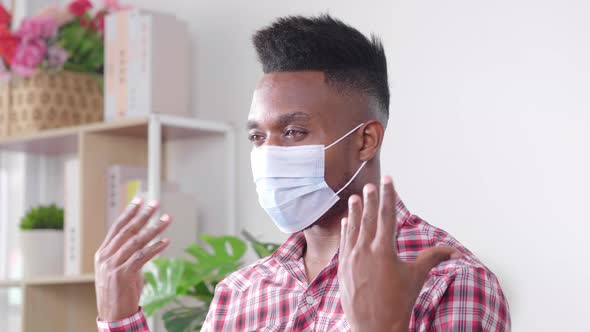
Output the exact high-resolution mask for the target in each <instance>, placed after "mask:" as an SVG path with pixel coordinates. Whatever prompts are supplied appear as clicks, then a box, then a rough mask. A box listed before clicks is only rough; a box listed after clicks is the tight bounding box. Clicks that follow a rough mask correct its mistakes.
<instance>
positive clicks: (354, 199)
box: [348, 195, 358, 206]
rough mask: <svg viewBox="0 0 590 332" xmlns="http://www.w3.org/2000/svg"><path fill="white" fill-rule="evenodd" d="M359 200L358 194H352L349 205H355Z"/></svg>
mask: <svg viewBox="0 0 590 332" xmlns="http://www.w3.org/2000/svg"><path fill="white" fill-rule="evenodd" d="M357 201H358V197H357V196H356V195H352V196H350V198H349V199H348V205H350V206H353V205H354V204H355V203H356V202H357Z"/></svg>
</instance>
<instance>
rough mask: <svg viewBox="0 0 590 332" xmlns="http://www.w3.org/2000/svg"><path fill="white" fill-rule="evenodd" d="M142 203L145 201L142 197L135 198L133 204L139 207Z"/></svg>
mask: <svg viewBox="0 0 590 332" xmlns="http://www.w3.org/2000/svg"><path fill="white" fill-rule="evenodd" d="M141 202H143V199H142V198H141V197H135V198H134V199H133V200H132V201H131V204H135V205H139V204H141Z"/></svg>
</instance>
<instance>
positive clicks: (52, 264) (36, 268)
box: [20, 204, 64, 277]
mask: <svg viewBox="0 0 590 332" xmlns="http://www.w3.org/2000/svg"><path fill="white" fill-rule="evenodd" d="M63 228H64V210H63V209H62V208H59V207H57V206H56V205H55V204H51V205H41V206H37V207H33V208H31V209H30V210H29V211H28V212H27V213H26V214H25V216H24V217H23V218H22V219H21V222H20V229H21V233H20V245H21V248H22V253H23V275H24V277H32V276H40V275H55V274H63V271H64V234H63Z"/></svg>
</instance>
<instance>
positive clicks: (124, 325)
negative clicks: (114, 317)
mask: <svg viewBox="0 0 590 332" xmlns="http://www.w3.org/2000/svg"><path fill="white" fill-rule="evenodd" d="M96 324H97V326H98V332H149V331H150V329H149V327H148V325H147V321H146V320H145V316H144V315H143V312H142V311H141V308H139V310H138V311H137V312H136V313H135V314H134V315H133V316H131V317H127V318H125V319H122V320H118V321H113V322H104V321H101V320H100V319H97V320H96Z"/></svg>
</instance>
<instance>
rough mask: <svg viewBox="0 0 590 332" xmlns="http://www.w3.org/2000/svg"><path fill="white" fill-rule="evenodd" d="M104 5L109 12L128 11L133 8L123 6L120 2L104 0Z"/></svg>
mask: <svg viewBox="0 0 590 332" xmlns="http://www.w3.org/2000/svg"><path fill="white" fill-rule="evenodd" d="M102 3H103V4H104V7H105V8H106V10H107V11H109V12H116V11H119V10H127V9H130V8H131V6H127V5H121V4H120V3H119V0H102Z"/></svg>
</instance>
